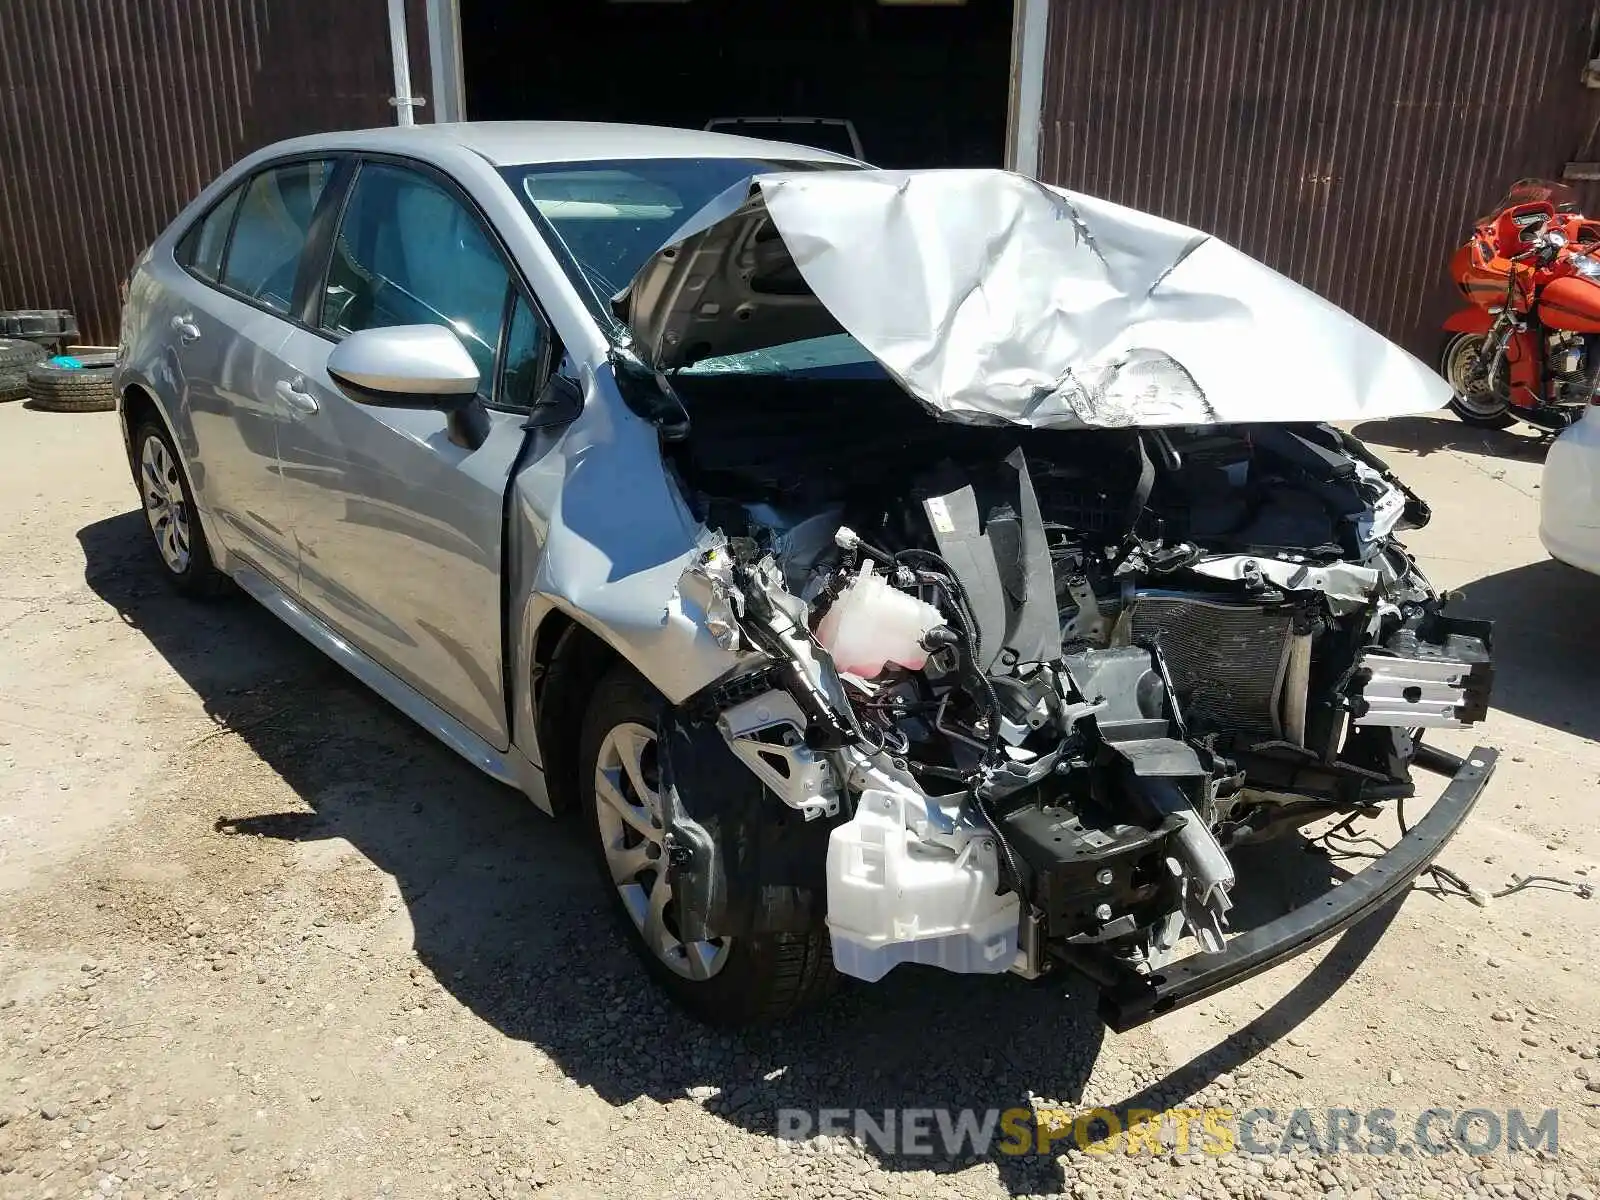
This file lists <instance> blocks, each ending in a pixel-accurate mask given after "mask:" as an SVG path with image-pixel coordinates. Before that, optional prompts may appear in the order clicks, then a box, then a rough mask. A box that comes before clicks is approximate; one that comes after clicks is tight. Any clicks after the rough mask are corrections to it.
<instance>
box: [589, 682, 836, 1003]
mask: <svg viewBox="0 0 1600 1200" xmlns="http://www.w3.org/2000/svg"><path fill="white" fill-rule="evenodd" d="M664 705H665V701H664V700H662V698H661V697H660V696H659V695H657V694H656V693H655V691H654V690H653V689H652V688H651V687H650V686H649V685H648V684H647V683H645V682H644V680H642V679H640V678H639V676H638V675H636V674H635V673H634V672H633V671H632V670H631V669H629V668H628V667H627V666H625V665H619V666H617V667H615V668H613V669H612V670H611V672H610V673H609V674H607V675H606V676H605V678H604V679H602V680H601V681H600V683H599V685H598V686H597V687H596V688H595V691H594V697H593V699H592V700H591V701H590V704H589V712H588V715H587V717H586V718H585V720H584V726H583V737H582V739H581V742H580V745H581V747H582V757H581V758H580V760H579V764H580V766H579V769H580V771H581V775H580V778H581V779H582V781H583V782H582V787H583V792H582V799H583V813H584V819H585V823H586V824H587V825H588V832H589V838H590V844H591V845H592V846H593V848H594V852H595V860H596V863H597V864H598V866H599V869H600V875H601V879H602V881H603V885H604V887H605V889H606V890H607V891H608V892H609V893H610V894H611V897H612V901H613V909H614V911H615V914H616V916H617V921H618V924H619V925H620V926H621V928H622V932H623V936H624V937H625V938H626V939H627V941H628V943H629V944H630V945H631V946H632V947H633V950H634V952H635V953H636V954H638V955H639V957H640V958H641V959H642V960H643V961H644V965H645V969H646V970H648V971H649V972H650V975H651V976H652V978H654V979H655V981H656V983H657V984H658V985H659V986H660V987H661V989H662V990H663V991H665V992H666V993H667V994H668V995H669V996H670V997H671V998H672V999H673V1000H674V1001H676V1002H677V1004H678V1005H679V1006H681V1007H682V1008H684V1009H686V1010H687V1011H688V1012H689V1014H690V1015H691V1016H693V1017H696V1018H697V1019H699V1020H701V1021H703V1022H705V1023H706V1024H708V1025H721V1026H726V1027H739V1026H747V1025H755V1024H760V1023H762V1022H765V1021H772V1020H779V1019H782V1018H784V1017H788V1016H791V1015H793V1014H794V1013H797V1012H799V1011H800V1010H802V1009H804V1008H807V1007H810V1006H811V1005H812V1004H814V1003H816V1002H817V1001H819V1000H820V999H822V998H823V997H825V996H826V995H827V994H828V993H829V992H830V991H831V990H832V988H833V986H834V983H835V981H836V979H837V976H836V975H835V974H834V970H833V956H832V953H831V946H830V943H829V941H828V933H827V930H826V929H824V928H817V929H814V930H812V931H810V932H807V933H769V934H756V935H753V936H750V937H740V938H733V937H720V938H716V939H714V940H711V941H700V942H697V941H684V940H683V939H682V938H681V937H680V936H679V932H678V922H677V912H676V904H675V901H674V899H673V895H672V885H671V884H670V883H669V882H668V881H667V873H666V866H667V861H666V845H665V837H666V832H665V829H664V828H663V825H662V805H661V794H660V788H661V760H660V746H659V744H658V742H657V739H656V722H657V719H658V718H659V716H660V715H661V712H662V709H663V707H664ZM750 782H751V784H752V786H753V787H754V788H756V789H757V790H759V789H760V787H761V785H760V783H759V781H758V780H756V778H755V777H754V776H753V775H752V776H751V777H750ZM765 799H766V800H768V801H770V802H771V803H773V804H777V803H779V801H778V800H777V799H776V798H775V797H770V796H768V797H765Z"/></svg>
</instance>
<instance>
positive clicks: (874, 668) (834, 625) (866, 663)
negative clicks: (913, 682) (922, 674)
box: [817, 559, 944, 679]
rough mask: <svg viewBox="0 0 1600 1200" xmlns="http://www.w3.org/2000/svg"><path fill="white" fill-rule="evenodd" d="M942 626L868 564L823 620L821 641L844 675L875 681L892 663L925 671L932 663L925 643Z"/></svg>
mask: <svg viewBox="0 0 1600 1200" xmlns="http://www.w3.org/2000/svg"><path fill="white" fill-rule="evenodd" d="M943 624H944V617H943V616H942V615H941V614H940V612H939V610H938V609H937V608H935V607H934V606H933V605H931V604H926V603H924V602H923V601H921V600H918V599H917V598H916V597H915V596H910V595H907V594H906V593H905V592H902V591H899V590H898V589H896V588H894V587H891V586H890V585H889V584H887V583H885V582H884V581H883V580H882V579H881V578H879V577H878V576H877V575H874V574H873V573H872V560H871V559H868V560H867V561H866V562H864V563H862V564H861V571H860V573H859V574H857V575H856V577H855V578H854V579H853V580H851V581H850V586H849V587H847V588H845V589H844V591H843V592H841V593H840V595H839V598H838V599H837V600H835V601H834V602H833V607H832V608H830V609H829V610H828V611H827V612H826V613H824V614H823V616H822V621H821V623H820V624H819V625H818V626H817V640H818V641H819V642H821V643H822V644H823V645H824V646H825V647H826V648H827V650H828V653H829V654H831V655H833V662H834V665H835V666H837V667H838V668H839V670H841V671H846V672H848V673H849V674H851V675H857V676H860V677H861V678H862V679H875V678H876V677H877V676H879V675H881V674H883V668H884V666H885V664H887V663H894V664H896V665H897V666H901V667H905V668H906V669H907V670H908V671H920V670H921V669H922V667H923V664H924V663H926V662H927V661H928V652H927V651H926V650H924V649H923V648H922V639H923V638H924V637H926V636H927V635H928V631H929V630H931V629H937V628H938V627H939V626H940V625H943Z"/></svg>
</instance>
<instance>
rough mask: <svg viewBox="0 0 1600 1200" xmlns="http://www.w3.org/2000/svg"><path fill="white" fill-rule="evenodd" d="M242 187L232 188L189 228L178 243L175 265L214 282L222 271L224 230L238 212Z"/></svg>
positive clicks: (225, 244)
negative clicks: (177, 263) (179, 265)
mask: <svg viewBox="0 0 1600 1200" xmlns="http://www.w3.org/2000/svg"><path fill="white" fill-rule="evenodd" d="M243 192H244V187H243V185H240V186H239V187H236V188H234V189H233V190H232V191H231V192H229V193H228V194H227V195H226V196H224V197H223V198H222V199H221V200H219V201H217V203H216V204H214V205H212V206H211V211H210V212H208V213H206V215H205V216H203V217H201V218H200V219H199V220H198V221H196V222H195V223H194V224H193V225H191V226H190V227H189V232H188V233H186V234H184V235H183V240H182V241H180V242H179V243H178V252H177V258H178V262H179V263H180V264H181V265H182V266H185V267H188V268H189V270H191V271H193V272H194V273H195V274H196V275H198V276H200V278H202V279H205V280H207V281H209V282H211V283H215V282H217V277H218V276H219V275H220V274H221V272H222V252H223V251H224V250H225V249H226V248H227V245H228V231H229V230H230V229H232V228H233V214H234V213H235V212H236V211H238V208H239V197H240V195H242V194H243Z"/></svg>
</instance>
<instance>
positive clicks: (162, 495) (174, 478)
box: [133, 421, 228, 597]
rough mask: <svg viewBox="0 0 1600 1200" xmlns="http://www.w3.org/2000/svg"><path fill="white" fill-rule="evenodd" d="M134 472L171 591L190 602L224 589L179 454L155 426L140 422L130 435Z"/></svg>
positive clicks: (224, 578)
mask: <svg viewBox="0 0 1600 1200" xmlns="http://www.w3.org/2000/svg"><path fill="white" fill-rule="evenodd" d="M133 473H134V478H135V479H136V480H137V481H138V484H139V499H140V500H142V501H143V503H144V516H145V522H146V524H147V525H148V526H149V528H150V538H151V542H152V544H153V545H154V547H155V551H156V559H157V561H158V562H160V564H161V568H162V573H163V574H165V575H166V577H167V579H168V580H169V581H170V582H171V584H172V586H173V587H175V588H177V589H178V590H179V591H180V592H182V593H184V594H185V595H187V596H195V597H207V596H215V595H217V594H219V593H221V592H223V591H224V590H226V588H227V583H228V579H227V576H225V575H224V574H223V573H222V572H221V571H219V570H217V567H216V564H215V563H213V562H212V561H211V548H210V547H209V546H207V545H206V535H205V531H204V530H203V529H201V528H200V521H199V518H198V517H197V516H196V515H195V511H194V496H193V494H192V493H191V492H190V490H189V481H188V479H186V478H185V477H184V473H183V465H182V462H181V461H180V460H179V458H178V452H177V450H176V449H174V447H173V445H172V440H171V439H170V438H169V437H168V436H167V431H166V430H165V429H163V428H162V427H161V426H160V425H157V424H156V423H155V422H154V421H144V422H142V423H141V424H140V425H139V427H138V428H137V429H135V430H134V432H133Z"/></svg>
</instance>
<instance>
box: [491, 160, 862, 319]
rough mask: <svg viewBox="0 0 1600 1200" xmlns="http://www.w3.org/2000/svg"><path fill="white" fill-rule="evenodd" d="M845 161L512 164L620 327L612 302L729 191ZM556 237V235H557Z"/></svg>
mask: <svg viewBox="0 0 1600 1200" xmlns="http://www.w3.org/2000/svg"><path fill="white" fill-rule="evenodd" d="M845 166H847V164H843V163H827V162H814V161H813V162H803V161H802V162H783V161H777V160H762V159H749V158H641V159H619V160H615V161H607V162H573V163H540V164H535V165H533V166H524V167H507V168H505V169H504V170H503V172H502V174H504V176H505V178H506V180H507V182H509V183H510V184H511V187H512V190H513V191H515V192H516V194H517V198H518V199H519V200H521V201H522V203H523V205H524V206H525V207H526V208H527V210H528V212H529V213H530V214H532V216H533V219H534V223H535V224H537V225H539V226H541V227H542V229H543V230H544V231H545V234H546V237H548V238H549V240H550V242H551V245H552V247H553V248H554V249H555V250H556V252H557V256H558V257H561V258H562V259H563V260H564V261H563V266H565V267H566V268H567V272H568V274H569V275H570V276H572V281H573V284H574V285H575V286H576V287H577V288H578V291H579V294H581V295H583V296H584V298H585V300H588V301H590V303H591V306H592V307H593V308H594V309H595V311H596V312H597V313H598V314H599V315H600V316H602V317H603V321H602V324H604V325H607V326H612V325H614V324H615V317H614V316H613V314H612V313H611V309H610V304H609V301H610V299H611V298H612V297H613V296H615V295H616V294H617V293H618V292H620V291H622V289H623V288H625V287H627V286H628V284H629V283H630V282H632V280H633V277H634V276H635V275H636V274H638V272H639V269H640V268H641V267H643V266H644V264H645V263H646V262H647V261H648V260H649V258H650V256H651V255H652V254H654V253H655V252H656V251H657V250H659V249H661V247H662V246H664V245H665V244H666V243H667V241H668V239H670V238H671V237H672V235H673V234H674V233H676V232H677V231H678V230H679V229H680V228H681V227H682V226H683V223H684V221H686V220H688V219H689V218H690V217H692V216H694V214H695V213H697V212H699V211H700V210H701V209H702V208H704V207H705V206H706V205H707V204H708V203H710V202H711V201H712V200H714V199H715V198H716V197H717V196H719V195H721V194H722V193H723V192H724V191H726V190H727V189H728V188H730V187H732V186H733V185H734V184H736V183H738V182H739V181H740V180H741V179H747V178H749V177H750V176H751V175H760V174H764V173H766V172H770V171H807V170H829V169H832V170H838V169H840V168H841V167H845ZM552 234H553V235H554V236H551V235H552Z"/></svg>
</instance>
